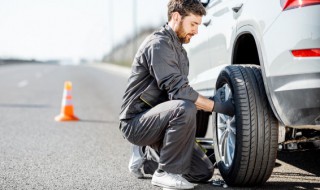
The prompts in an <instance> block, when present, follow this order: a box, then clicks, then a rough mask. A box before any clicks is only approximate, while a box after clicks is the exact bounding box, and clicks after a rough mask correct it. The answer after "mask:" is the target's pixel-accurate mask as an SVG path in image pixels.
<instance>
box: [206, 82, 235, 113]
mask: <svg viewBox="0 0 320 190" xmlns="http://www.w3.org/2000/svg"><path fill="white" fill-rule="evenodd" d="M223 91H224V88H219V89H218V90H217V92H216V94H215V95H214V96H213V97H211V98H209V99H211V100H213V101H214V106H213V110H212V111H213V112H217V113H222V114H225V115H228V116H231V117H233V116H234V114H235V108H234V102H233V98H229V99H228V100H227V101H225V102H223V101H222V96H223V95H224V93H223Z"/></svg>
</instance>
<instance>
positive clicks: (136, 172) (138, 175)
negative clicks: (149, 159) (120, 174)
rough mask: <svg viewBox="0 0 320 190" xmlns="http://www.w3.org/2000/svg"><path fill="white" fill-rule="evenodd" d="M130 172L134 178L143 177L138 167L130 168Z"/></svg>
mask: <svg viewBox="0 0 320 190" xmlns="http://www.w3.org/2000/svg"><path fill="white" fill-rule="evenodd" d="M130 173H131V174H132V175H133V176H134V177H136V178H138V179H141V178H143V177H144V175H143V173H142V170H141V168H139V169H137V170H130Z"/></svg>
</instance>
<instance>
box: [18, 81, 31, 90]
mask: <svg viewBox="0 0 320 190" xmlns="http://www.w3.org/2000/svg"><path fill="white" fill-rule="evenodd" d="M28 84H29V82H28V81H27V80H23V81H20V82H19V83H18V87H19V88H22V87H25V86H27V85H28Z"/></svg>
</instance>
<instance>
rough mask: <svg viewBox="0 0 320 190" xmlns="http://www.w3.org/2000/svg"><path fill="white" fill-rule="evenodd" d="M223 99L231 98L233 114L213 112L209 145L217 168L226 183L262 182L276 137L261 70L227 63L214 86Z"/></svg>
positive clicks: (268, 172) (272, 161) (273, 157)
mask: <svg viewBox="0 0 320 190" xmlns="http://www.w3.org/2000/svg"><path fill="white" fill-rule="evenodd" d="M219 88H223V89H224V100H223V101H226V100H228V99H229V98H231V97H232V98H233V99H234V104H235V116H233V117H229V116H226V115H223V114H217V115H216V117H215V118H216V119H215V121H214V123H213V145H214V151H215V157H216V161H217V165H218V168H219V170H220V173H221V175H222V177H223V179H224V180H225V181H226V183H227V184H228V185H229V186H255V185H261V184H263V183H265V182H266V181H267V180H268V179H269V177H270V175H271V173H272V170H273V167H274V164H275V160H276V154H277V143H278V142H277V141H278V126H277V120H276V118H275V116H274V114H273V112H272V111H271V108H270V106H269V104H268V99H267V97H266V92H265V89H264V84H263V79H262V75H261V70H260V68H259V67H258V66H254V65H250V66H248V65H246V66H241V65H233V66H227V67H226V68H225V69H224V70H222V71H221V73H220V75H219V77H218V79H217V84H216V89H219Z"/></svg>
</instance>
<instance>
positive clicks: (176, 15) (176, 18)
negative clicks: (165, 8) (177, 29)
mask: <svg viewBox="0 0 320 190" xmlns="http://www.w3.org/2000/svg"><path fill="white" fill-rule="evenodd" d="M172 19H173V20H174V21H175V22H179V21H180V20H181V15H180V14H179V13H178V12H173V13H172Z"/></svg>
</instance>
